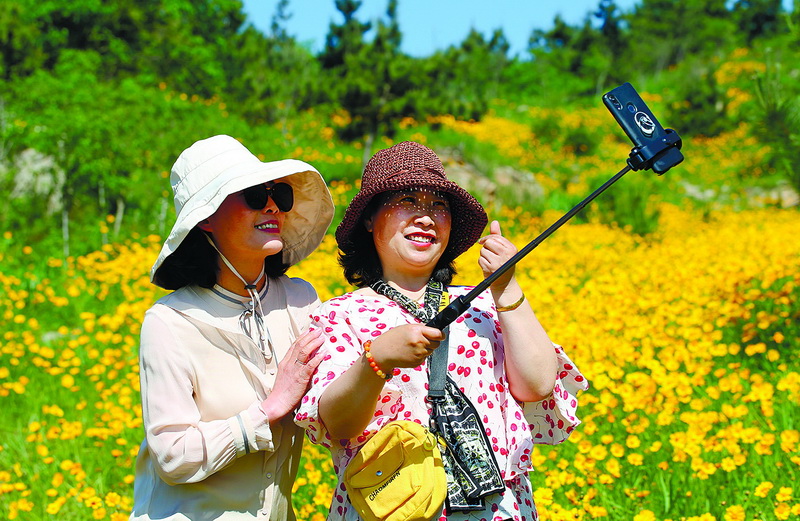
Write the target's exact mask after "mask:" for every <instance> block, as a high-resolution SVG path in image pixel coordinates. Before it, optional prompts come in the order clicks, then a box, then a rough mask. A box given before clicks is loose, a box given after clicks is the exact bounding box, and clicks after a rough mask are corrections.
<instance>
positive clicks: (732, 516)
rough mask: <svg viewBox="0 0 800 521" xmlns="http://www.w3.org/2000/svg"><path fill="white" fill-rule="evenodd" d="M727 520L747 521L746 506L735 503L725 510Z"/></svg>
mask: <svg viewBox="0 0 800 521" xmlns="http://www.w3.org/2000/svg"><path fill="white" fill-rule="evenodd" d="M723 519H724V520H725V521H745V511H744V507H742V506H740V505H733V506H730V507H728V508H727V509H726V510H725V517H724V518H723Z"/></svg>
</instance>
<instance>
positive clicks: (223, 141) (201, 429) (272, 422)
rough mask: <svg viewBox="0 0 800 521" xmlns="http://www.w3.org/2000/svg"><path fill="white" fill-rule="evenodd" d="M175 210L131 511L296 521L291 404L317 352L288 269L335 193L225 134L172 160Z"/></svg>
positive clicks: (298, 441)
mask: <svg viewBox="0 0 800 521" xmlns="http://www.w3.org/2000/svg"><path fill="white" fill-rule="evenodd" d="M170 181H171V184H172V188H173V191H174V194H175V209H176V213H177V218H176V221H175V225H174V226H173V228H172V231H171V232H170V234H169V237H168V238H167V240H166V241H165V243H164V246H163V247H162V249H161V253H160V254H159V256H158V259H157V260H156V262H155V264H154V265H153V269H152V271H151V280H152V281H153V282H154V283H155V284H156V285H158V286H161V287H163V288H165V289H170V290H175V291H173V292H172V293H170V294H169V295H167V296H166V297H164V298H162V299H160V300H159V301H158V302H157V303H156V304H155V305H154V306H153V307H152V308H150V309H149V310H148V311H147V313H146V314H145V318H144V322H143V324H142V332H141V347H140V378H141V393H142V413H143V414H142V416H143V421H144V429H145V439H144V442H143V443H142V446H141V448H140V450H139V455H138V457H137V461H136V479H135V483H134V507H133V513H132V515H131V519H159V520H164V519H192V520H198V519H215V520H216V519H224V520H228V519H281V520H283V519H289V520H292V519H294V511H293V509H292V503H291V490H292V483H293V481H294V478H295V475H296V472H297V467H298V463H299V460H300V452H301V448H302V443H303V437H302V430H301V429H299V428H298V427H296V426H295V425H294V423H293V421H292V415H291V414H290V413H291V412H292V410H293V409H294V408H295V406H296V405H297V403H298V400H299V399H300V397H301V396H302V395H303V393H304V392H305V390H306V387H307V385H308V380H309V377H310V375H311V374H312V373H313V371H314V369H315V368H316V366H317V364H319V361H320V358H319V356H318V355H317V349H318V347H319V346H320V345H321V343H322V339H321V336H320V335H319V334H318V333H303V331H305V330H306V328H307V326H308V324H309V315H310V312H311V311H312V310H313V309H314V308H315V307H316V306H317V305H318V304H319V299H318V297H317V294H316V292H315V291H314V289H313V288H312V287H311V285H310V284H308V283H307V282H305V281H303V280H300V279H291V278H289V277H287V276H285V275H284V273H285V272H286V270H287V269H288V268H289V266H291V265H293V264H295V263H297V262H299V261H300V260H302V259H303V258H305V257H306V256H307V255H308V254H310V253H311V252H312V251H313V250H314V249H315V248H316V247H317V246H318V245H319V244H320V242H321V241H322V238H323V237H324V235H325V233H326V231H327V228H328V226H329V225H330V222H331V219H332V217H333V201H332V200H331V196H330V193H329V191H328V189H327V186H326V185H325V181H324V180H323V178H322V176H321V175H320V174H319V172H317V171H316V170H315V169H314V168H313V167H312V166H311V165H308V164H306V163H303V162H301V161H297V160H292V159H287V160H282V161H275V162H269V163H264V162H261V161H260V160H259V159H258V158H256V157H255V156H254V155H253V154H251V153H250V151H248V150H247V148H245V147H244V146H243V145H242V144H241V143H239V142H238V141H237V140H235V139H233V138H231V137H229V136H214V137H211V138H208V139H205V140H201V141H198V142H196V143H194V144H193V145H192V146H191V147H189V148H188V149H186V150H184V151H183V153H182V154H181V155H180V157H178V160H177V161H176V162H175V165H174V166H173V168H172V173H171V176H170Z"/></svg>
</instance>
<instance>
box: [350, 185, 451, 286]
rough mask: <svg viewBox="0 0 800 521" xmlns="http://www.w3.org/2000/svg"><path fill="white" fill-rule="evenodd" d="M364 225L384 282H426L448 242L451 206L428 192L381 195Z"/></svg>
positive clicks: (445, 200) (409, 191) (410, 190)
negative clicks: (415, 280)
mask: <svg viewBox="0 0 800 521" xmlns="http://www.w3.org/2000/svg"><path fill="white" fill-rule="evenodd" d="M380 197H381V201H380V204H379V205H378V209H377V210H376V211H375V213H374V214H373V215H372V216H371V217H369V218H368V219H366V220H365V221H364V224H365V226H366V228H367V231H370V232H371V233H372V237H373V240H374V242H375V249H376V251H377V252H378V257H379V258H380V261H381V266H382V268H383V275H384V279H385V280H387V281H388V280H397V279H400V278H409V277H414V278H416V277H420V278H424V279H425V280H426V281H427V279H428V278H429V277H430V275H431V273H433V270H434V268H435V267H436V264H437V263H438V262H439V259H440V258H441V256H442V254H443V253H444V251H445V249H446V248H447V243H448V241H449V240H450V226H451V216H450V202H449V200H448V199H447V196H446V195H444V194H441V193H439V192H436V191H433V190H427V189H408V190H401V191H396V192H389V193H386V194H383V195H382V196H380Z"/></svg>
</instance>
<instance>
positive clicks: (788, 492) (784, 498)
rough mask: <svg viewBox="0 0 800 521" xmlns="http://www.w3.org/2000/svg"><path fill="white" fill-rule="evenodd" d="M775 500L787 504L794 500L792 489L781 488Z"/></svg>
mask: <svg viewBox="0 0 800 521" xmlns="http://www.w3.org/2000/svg"><path fill="white" fill-rule="evenodd" d="M775 500H776V501H780V502H781V503H785V502H788V501H791V500H792V487H781V488H780V490H778V493H777V494H775Z"/></svg>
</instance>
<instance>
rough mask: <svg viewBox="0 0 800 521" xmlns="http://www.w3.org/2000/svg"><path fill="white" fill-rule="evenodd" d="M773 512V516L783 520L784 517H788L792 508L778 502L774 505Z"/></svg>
mask: <svg viewBox="0 0 800 521" xmlns="http://www.w3.org/2000/svg"><path fill="white" fill-rule="evenodd" d="M774 512H775V518H776V519H780V520H781V521H783V520H785V519H789V516H790V515H791V514H792V509H791V507H790V506H789V505H787V504H786V503H778V506H776V507H775V510H774Z"/></svg>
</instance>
